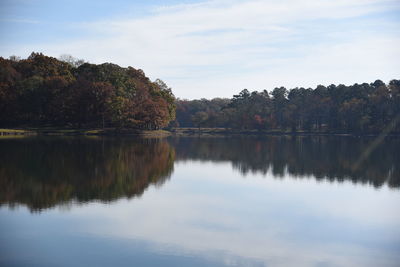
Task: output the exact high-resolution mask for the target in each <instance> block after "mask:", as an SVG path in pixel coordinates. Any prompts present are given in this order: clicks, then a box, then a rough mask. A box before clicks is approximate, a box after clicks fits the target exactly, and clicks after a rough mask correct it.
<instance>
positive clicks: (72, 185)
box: [0, 138, 175, 211]
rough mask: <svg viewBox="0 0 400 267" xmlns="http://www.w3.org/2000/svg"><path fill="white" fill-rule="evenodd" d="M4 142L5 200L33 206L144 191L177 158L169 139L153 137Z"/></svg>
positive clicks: (1, 193) (1, 182)
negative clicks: (153, 138)
mask: <svg viewBox="0 0 400 267" xmlns="http://www.w3.org/2000/svg"><path fill="white" fill-rule="evenodd" d="M0 148H1V149H0V150H1V154H0V162H1V164H0V204H5V203H8V204H9V205H14V204H25V205H27V206H28V207H29V208H30V209H31V210H33V211H38V210H41V209H43V208H48V207H52V206H55V205H58V204H61V203H68V202H70V201H78V202H87V201H91V200H100V201H112V200H115V199H118V198H121V197H127V198H131V197H134V196H140V195H141V194H142V193H143V192H144V190H145V189H146V188H147V187H148V186H149V185H150V184H154V185H161V184H163V183H164V182H165V180H166V179H167V178H169V177H170V175H171V173H172V170H173V162H174V158H175V153H174V150H173V149H172V147H171V146H170V145H169V144H168V143H167V142H162V141H159V140H150V139H142V140H132V139H130V140H128V139H101V138H100V139H97V138H95V139H88V138H62V139H61V138H57V139H49V138H46V139H43V138H35V139H34V140H32V139H18V140H16V139H10V140H0Z"/></svg>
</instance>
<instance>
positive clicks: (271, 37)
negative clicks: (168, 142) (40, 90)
mask: <svg viewBox="0 0 400 267" xmlns="http://www.w3.org/2000/svg"><path fill="white" fill-rule="evenodd" d="M399 47H400V1H399V0H302V1H299V0H247V1H243V0H229V1H228V0H208V1H207V0H206V1H204V0H202V1H196V0H190V1H189V0H188V1H178V0H165V1H161V0H146V1H138V0H136V1H128V0H113V1H107V0H97V1H81V0H68V1H67V0H59V1H53V0H0V56H2V57H4V58H8V57H9V56H11V55H16V56H20V57H22V58H26V57H27V56H29V54H30V53H31V52H33V51H34V52H42V53H44V54H46V55H49V56H53V57H59V56H60V55H62V54H70V55H72V56H74V57H76V58H82V59H84V60H86V61H88V62H90V63H95V64H99V63H104V62H112V63H115V64H118V65H120V66H123V67H127V66H132V67H134V68H137V69H142V70H143V71H144V72H145V73H146V75H147V76H148V77H150V79H152V80H155V79H157V78H160V79H162V80H163V81H164V82H166V83H167V85H168V86H170V87H171V88H172V90H173V92H174V94H175V96H176V97H178V98H181V99H198V98H213V97H232V95H234V94H237V93H238V92H240V91H241V90H242V89H244V88H246V89H248V90H251V91H253V90H264V89H267V90H269V91H270V90H272V89H273V88H275V87H280V86H285V87H286V88H294V87H311V88H315V87H316V86H317V85H319V84H322V85H326V86H327V85H329V84H332V83H333V84H346V85H349V84H354V83H363V82H373V81H375V80H376V79H381V80H382V81H384V82H389V81H390V80H392V79H399V78H400V60H399V58H400V49H399Z"/></svg>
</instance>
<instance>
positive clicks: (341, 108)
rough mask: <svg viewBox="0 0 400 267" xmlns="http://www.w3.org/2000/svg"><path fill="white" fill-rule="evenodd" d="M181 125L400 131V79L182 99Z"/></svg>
mask: <svg viewBox="0 0 400 267" xmlns="http://www.w3.org/2000/svg"><path fill="white" fill-rule="evenodd" d="M176 106H177V110H176V120H175V122H174V125H175V126H180V127H225V128H233V129H242V130H243V129H254V130H255V129H257V130H281V131H292V132H297V131H308V132H316V131H318V132H321V131H323V132H375V133H376V132H381V131H383V130H385V131H396V132H399V130H400V129H399V124H400V123H397V122H399V120H400V80H392V81H390V82H389V84H385V83H384V82H382V81H381V80H377V81H375V82H373V83H370V84H368V83H363V84H354V85H351V86H346V85H342V84H340V85H333V84H332V85H329V86H327V87H325V86H322V85H319V86H317V87H316V88H315V89H311V88H307V89H306V88H297V87H296V88H293V89H290V90H288V89H286V88H285V87H279V88H275V89H274V90H272V92H268V91H267V90H264V91H261V92H258V91H253V92H250V91H249V90H247V89H244V90H242V91H241V92H240V93H239V94H237V95H234V96H233V97H232V98H231V99H221V98H215V99H212V100H207V99H200V100H180V99H178V100H177V101H176Z"/></svg>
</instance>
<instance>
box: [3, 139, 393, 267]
mask: <svg viewBox="0 0 400 267" xmlns="http://www.w3.org/2000/svg"><path fill="white" fill-rule="evenodd" d="M399 151H400V140H399V139H387V140H385V141H384V142H383V143H380V144H378V145H376V144H375V143H374V140H373V139H360V138H350V137H334V138H327V137H317V138H316V137H314V138H311V137H303V138H288V137H269V138H255V137H254V138H233V137H232V138H170V139H158V140H152V139H129V138H98V137H92V138H75V137H58V138H57V137H54V138H53V137H46V138H43V137H42V138H40V137H33V138H18V139H12V138H11V139H0V152H1V153H0V204H1V206H0V266H44V267H45V266H399V264H400V209H399V205H400V152H399Z"/></svg>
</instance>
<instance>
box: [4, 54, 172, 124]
mask: <svg viewBox="0 0 400 267" xmlns="http://www.w3.org/2000/svg"><path fill="white" fill-rule="evenodd" d="M174 101H175V98H174V95H173V94H172V91H171V89H170V88H169V87H168V86H167V85H166V84H165V83H164V82H163V81H161V80H159V79H157V80H156V81H154V82H152V81H150V80H149V78H147V77H146V76H145V74H144V72H143V71H142V70H140V69H134V68H132V67H128V68H123V67H120V66H118V65H115V64H111V63H104V64H100V65H96V64H89V63H85V62H84V61H83V60H78V59H74V58H73V57H71V56H66V55H64V56H62V57H60V59H56V58H53V57H48V56H45V55H43V54H41V53H32V54H31V55H30V56H29V57H28V58H27V59H22V60H21V59H20V58H18V57H15V56H14V57H10V58H9V59H4V58H2V57H0V127H15V126H63V127H65V126H71V127H124V128H126V127H128V128H137V129H158V128H161V127H165V126H167V125H168V123H169V122H170V121H171V120H173V119H174V118H175V104H174Z"/></svg>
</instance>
